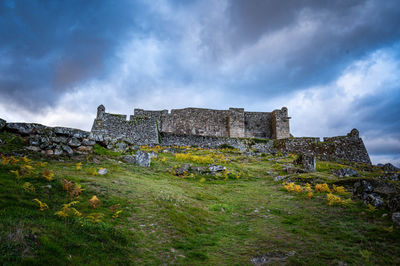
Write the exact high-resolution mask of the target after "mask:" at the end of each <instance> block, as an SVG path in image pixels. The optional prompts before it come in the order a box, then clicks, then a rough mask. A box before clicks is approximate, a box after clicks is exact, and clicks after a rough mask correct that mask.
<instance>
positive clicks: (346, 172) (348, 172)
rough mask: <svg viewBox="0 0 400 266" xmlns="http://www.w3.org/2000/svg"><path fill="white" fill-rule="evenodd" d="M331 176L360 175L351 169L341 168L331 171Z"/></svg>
mask: <svg viewBox="0 0 400 266" xmlns="http://www.w3.org/2000/svg"><path fill="white" fill-rule="evenodd" d="M331 173H332V174H334V175H336V176H338V177H341V178H342V177H352V176H359V175H360V174H359V173H358V172H357V171H356V170H354V169H351V168H341V169H336V170H332V172H331Z"/></svg>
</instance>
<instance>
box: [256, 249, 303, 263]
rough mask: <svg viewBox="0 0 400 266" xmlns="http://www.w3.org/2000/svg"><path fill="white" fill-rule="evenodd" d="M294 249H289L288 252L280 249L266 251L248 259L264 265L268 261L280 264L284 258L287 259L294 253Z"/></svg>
mask: <svg viewBox="0 0 400 266" xmlns="http://www.w3.org/2000/svg"><path fill="white" fill-rule="evenodd" d="M295 254H296V252H295V251H289V252H281V251H276V252H268V253H265V254H264V255H261V256H257V257H254V258H252V259H251V260H250V261H251V263H253V264H254V265H265V264H269V263H277V264H282V263H283V262H284V261H285V260H287V259H288V258H289V257H291V256H293V255H295Z"/></svg>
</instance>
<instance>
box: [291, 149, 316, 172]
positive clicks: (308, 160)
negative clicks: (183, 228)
mask: <svg viewBox="0 0 400 266" xmlns="http://www.w3.org/2000/svg"><path fill="white" fill-rule="evenodd" d="M295 164H298V165H301V166H302V167H303V169H304V170H305V171H307V172H315V168H316V165H317V161H316V158H315V155H314V154H311V153H302V154H300V155H299V157H298V158H297V160H296V161H295Z"/></svg>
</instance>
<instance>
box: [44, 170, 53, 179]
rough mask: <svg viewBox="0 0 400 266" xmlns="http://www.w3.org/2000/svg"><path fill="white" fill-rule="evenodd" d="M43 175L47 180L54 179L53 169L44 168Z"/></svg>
mask: <svg viewBox="0 0 400 266" xmlns="http://www.w3.org/2000/svg"><path fill="white" fill-rule="evenodd" d="M42 176H43V178H44V179H46V180H47V181H51V180H53V177H54V172H53V170H49V169H47V168H46V169H44V170H43V172H42Z"/></svg>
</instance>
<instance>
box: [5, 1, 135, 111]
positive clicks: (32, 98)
mask: <svg viewBox="0 0 400 266" xmlns="http://www.w3.org/2000/svg"><path fill="white" fill-rule="evenodd" d="M135 12H136V9H135V6H133V5H130V4H127V3H125V1H118V5H117V2H114V1H74V0H68V1H1V2H0V58H1V61H2V62H0V96H1V98H2V100H3V101H4V100H6V101H7V102H8V103H10V102H15V103H16V104H20V105H21V107H25V108H28V109H31V110H32V109H35V110H37V109H39V107H42V106H46V105H49V104H51V103H53V102H54V101H55V100H56V99H57V98H58V97H59V96H60V95H62V93H64V92H65V91H68V90H69V89H71V88H73V86H74V85H77V84H79V83H80V82H85V81H87V80H89V79H91V78H93V77H96V78H101V77H102V76H104V75H106V73H107V70H108V68H109V67H111V64H110V62H111V61H112V57H113V54H114V52H115V49H117V47H118V46H119V44H120V43H121V42H122V41H123V40H124V38H125V37H126V33H127V32H128V30H131V29H132V28H131V27H132V26H133V24H134V14H135Z"/></svg>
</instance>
